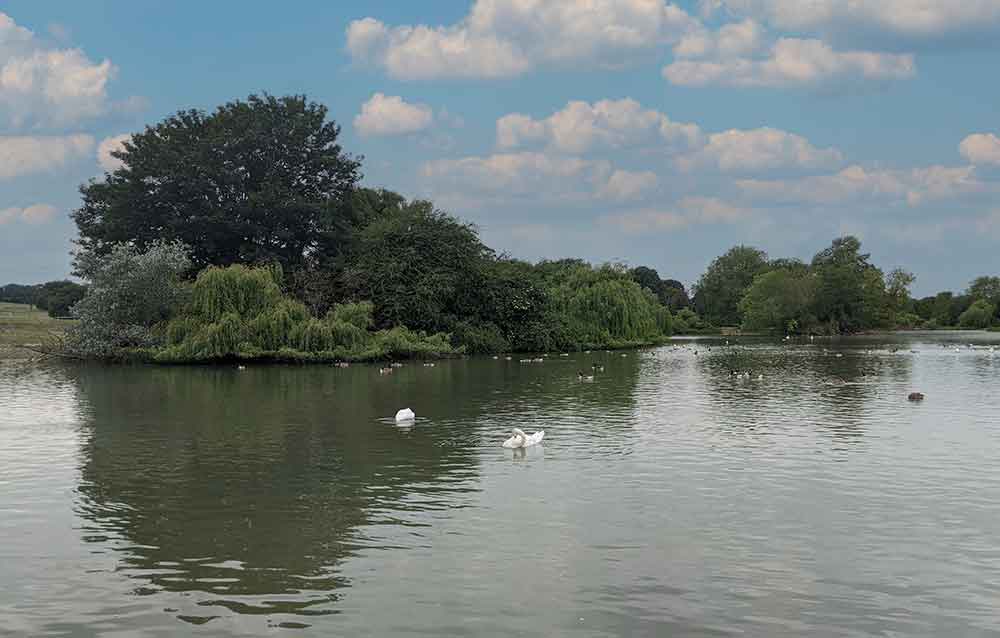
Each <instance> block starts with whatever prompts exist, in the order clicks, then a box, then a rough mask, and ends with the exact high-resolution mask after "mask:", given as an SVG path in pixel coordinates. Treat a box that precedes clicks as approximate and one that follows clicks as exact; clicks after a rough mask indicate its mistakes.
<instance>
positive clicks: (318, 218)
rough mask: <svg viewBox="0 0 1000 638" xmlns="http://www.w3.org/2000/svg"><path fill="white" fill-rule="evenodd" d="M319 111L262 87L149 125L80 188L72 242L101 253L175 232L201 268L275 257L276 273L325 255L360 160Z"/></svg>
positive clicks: (346, 211) (343, 224)
mask: <svg viewBox="0 0 1000 638" xmlns="http://www.w3.org/2000/svg"><path fill="white" fill-rule="evenodd" d="M326 115H327V109H326V107H324V106H322V105H320V104H317V103H315V102H309V101H307V99H306V98H305V96H288V97H281V98H276V97H273V96H270V95H267V94H264V95H263V96H256V95H251V96H250V97H249V98H247V100H246V101H245V102H244V101H241V100H236V101H234V102H229V103H227V104H224V105H222V106H220V107H218V108H217V109H216V110H215V111H214V112H213V113H212V114H210V115H209V114H206V113H205V112H203V111H196V110H190V111H182V112H179V113H177V114H176V115H173V116H171V117H168V118H167V119H165V120H163V121H162V122H160V123H159V124H156V125H154V126H149V127H147V128H146V130H145V131H143V132H141V133H137V134H135V135H133V136H132V137H131V139H130V140H128V141H126V142H125V143H124V149H123V150H121V151H117V152H114V153H113V154H112V155H113V156H114V157H116V158H117V159H119V160H120V161H121V162H122V163H123V165H122V167H121V168H118V169H116V170H115V171H113V172H111V173H106V174H105V176H104V179H103V181H94V180H91V181H90V182H89V183H88V184H85V185H84V186H82V187H81V189H80V191H81V194H82V195H83V204H82V206H81V207H80V208H79V209H77V210H76V211H74V212H73V214H72V217H73V220H74V221H75V222H76V225H77V228H78V229H79V233H80V240H79V241H80V246H81V247H82V248H83V249H84V250H87V251H89V252H92V253H94V254H99V255H106V254H109V253H111V252H112V250H114V248H113V247H114V246H115V245H116V244H118V243H122V242H131V243H132V244H133V245H134V246H135V247H136V248H137V249H138V250H139V251H143V250H145V249H146V248H147V247H149V246H151V245H153V244H154V243H156V242H158V241H160V240H166V241H174V240H177V241H181V242H184V243H185V244H186V245H188V246H190V248H191V258H192V260H193V262H194V264H195V265H197V266H199V267H204V266H206V265H210V264H214V265H228V264H233V263H271V262H275V263H279V264H281V265H282V267H283V268H284V269H285V271H286V272H292V271H294V270H296V269H298V268H299V267H301V266H302V265H303V264H304V263H305V262H306V260H307V259H308V258H309V257H310V256H313V255H317V254H319V255H323V256H324V257H325V258H330V257H333V256H335V255H336V254H338V253H339V251H340V250H341V249H342V248H343V247H344V244H345V242H346V239H347V237H348V235H349V233H350V230H351V226H352V219H351V214H352V213H351V211H352V208H351V205H350V201H349V197H350V195H351V193H352V191H353V189H354V186H355V184H356V182H357V181H358V179H359V177H360V175H359V168H360V164H359V162H358V161H357V160H356V159H355V158H353V157H351V156H349V155H347V154H345V153H344V152H343V151H342V150H341V147H340V145H339V144H338V143H337V138H338V137H339V135H340V127H339V126H337V125H336V124H335V123H334V122H328V121H327V120H326Z"/></svg>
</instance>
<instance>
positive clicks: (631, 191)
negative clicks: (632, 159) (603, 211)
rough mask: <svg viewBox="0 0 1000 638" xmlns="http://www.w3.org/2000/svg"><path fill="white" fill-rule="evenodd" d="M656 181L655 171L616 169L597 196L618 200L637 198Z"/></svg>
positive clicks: (647, 190)
mask: <svg viewBox="0 0 1000 638" xmlns="http://www.w3.org/2000/svg"><path fill="white" fill-rule="evenodd" d="M658 182H659V180H658V179H657V177H656V173H654V172H652V171H640V172H634V171H622V170H616V171H615V172H613V173H611V176H610V177H608V181H607V183H606V184H604V185H603V186H602V187H601V188H600V190H599V192H598V196H599V197H603V198H605V199H613V200H618V201H630V200H634V199H639V198H641V197H642V196H644V195H646V194H648V193H650V192H652V191H653V189H655V188H656V185H657V183H658Z"/></svg>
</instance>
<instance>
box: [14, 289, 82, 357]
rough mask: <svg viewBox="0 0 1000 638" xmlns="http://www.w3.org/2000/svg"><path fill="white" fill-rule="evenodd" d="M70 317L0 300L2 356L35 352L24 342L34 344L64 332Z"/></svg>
mask: <svg viewBox="0 0 1000 638" xmlns="http://www.w3.org/2000/svg"><path fill="white" fill-rule="evenodd" d="M70 323H71V322H70V321H67V320H65V319H53V318H52V317H49V315H48V314H47V313H45V312H44V311H42V310H39V309H37V308H35V307H34V306H28V305H25V304H14V303H3V302H0V360H3V359H27V358H30V357H32V356H34V353H33V352H32V351H31V350H28V349H27V348H26V347H25V346H35V345H39V344H41V343H43V342H45V341H46V340H48V339H51V338H52V337H53V336H54V335H61V334H62V333H63V332H64V331H65V330H66V327H67V326H69V325H70Z"/></svg>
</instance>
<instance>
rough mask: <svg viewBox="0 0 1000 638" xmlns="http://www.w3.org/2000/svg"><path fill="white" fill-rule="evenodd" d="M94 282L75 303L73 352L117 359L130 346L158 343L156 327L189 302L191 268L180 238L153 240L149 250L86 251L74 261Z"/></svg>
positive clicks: (71, 331) (130, 247)
mask: <svg viewBox="0 0 1000 638" xmlns="http://www.w3.org/2000/svg"><path fill="white" fill-rule="evenodd" d="M74 265H75V267H76V270H77V272H79V273H80V275H81V276H82V277H83V278H84V279H86V280H87V281H88V282H89V284H90V285H89V286H88V287H87V293H86V295H84V297H83V299H81V300H80V301H79V302H78V303H77V304H76V305H75V306H73V316H74V317H76V318H77V319H79V321H78V322H77V323H76V324H75V325H74V326H72V327H71V328H70V329H69V330H68V331H67V340H66V346H67V350H68V351H69V352H70V353H72V354H75V355H78V356H83V357H96V358H104V357H113V356H115V355H117V354H119V353H120V352H121V351H122V350H123V349H127V348H147V347H151V346H154V345H157V344H158V343H160V341H161V336H160V335H158V334H157V333H156V332H155V330H154V329H155V328H157V327H158V326H159V325H161V324H163V323H164V322H166V321H167V320H168V319H170V318H171V317H172V316H173V315H174V313H176V312H177V311H178V309H179V308H180V307H181V305H182V304H183V300H184V299H185V295H186V292H187V289H186V288H185V287H184V285H183V283H182V277H183V275H184V274H185V273H186V272H187V271H188V269H189V268H190V267H191V260H190V258H189V257H188V248H187V247H186V246H184V245H183V244H181V243H180V242H176V241H175V242H163V241H161V242H152V243H150V244H149V245H148V247H147V248H146V249H145V250H144V251H140V250H139V249H138V248H136V247H135V246H133V245H131V244H117V245H115V246H111V247H110V252H109V253H108V254H107V255H103V254H99V253H97V252H95V251H92V250H86V249H84V250H81V251H79V252H78V253H77V255H76V260H75V262H74Z"/></svg>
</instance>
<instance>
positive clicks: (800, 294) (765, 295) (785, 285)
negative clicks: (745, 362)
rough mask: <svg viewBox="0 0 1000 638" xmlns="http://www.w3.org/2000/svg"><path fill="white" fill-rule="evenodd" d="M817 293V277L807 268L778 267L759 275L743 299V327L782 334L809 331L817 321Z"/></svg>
mask: <svg viewBox="0 0 1000 638" xmlns="http://www.w3.org/2000/svg"><path fill="white" fill-rule="evenodd" d="M815 294H816V278H815V277H814V276H813V275H812V274H811V273H809V272H808V270H807V269H790V268H778V269H776V270H772V271H769V272H765V273H762V274H760V275H757V277H756V278H755V279H754V282H753V285H752V286H750V288H749V290H747V293H746V295H744V296H743V299H742V300H741V301H740V312H741V314H742V315H743V327H744V328H745V329H747V330H765V331H769V332H776V333H778V334H789V333H801V332H808V331H809V330H811V329H812V328H813V326H814V324H815V323H816V318H815V317H814V316H813V315H812V308H813V305H814V303H815Z"/></svg>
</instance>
